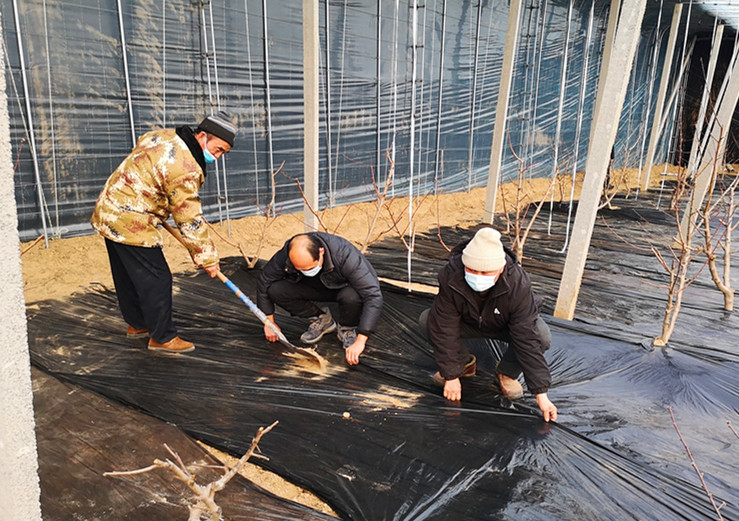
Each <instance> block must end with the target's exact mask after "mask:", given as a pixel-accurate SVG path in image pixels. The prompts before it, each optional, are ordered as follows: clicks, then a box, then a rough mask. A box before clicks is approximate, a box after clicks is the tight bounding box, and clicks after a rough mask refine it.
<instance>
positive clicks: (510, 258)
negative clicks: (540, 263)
mask: <svg viewBox="0 0 739 521" xmlns="http://www.w3.org/2000/svg"><path fill="white" fill-rule="evenodd" d="M466 245H467V243H463V244H460V245H458V246H457V247H456V248H454V250H452V254H451V257H450V259H449V263H448V264H447V265H446V266H445V267H444V268H442V270H441V271H440V272H439V294H438V295H437V296H436V298H435V299H434V303H433V305H432V306H431V311H430V314H429V318H428V332H429V337H430V339H431V343H432V344H433V345H434V356H435V358H436V363H437V364H438V366H439V372H440V373H441V375H442V376H443V377H444V379H446V380H453V379H454V378H457V377H458V376H459V375H460V374H461V373H462V369H463V366H464V362H465V361H463V360H461V357H462V352H463V347H462V342H461V338H460V334H461V325H462V323H463V322H464V323H466V324H469V325H471V326H473V327H476V328H478V329H480V330H481V331H482V332H483V333H485V332H490V333H493V332H500V331H503V330H506V329H507V330H508V332H509V334H510V336H511V340H512V348H513V349H515V353H516V357H517V358H518V361H519V363H520V364H521V367H522V369H523V374H524V378H525V379H526V385H527V387H528V388H529V391H531V392H532V393H534V394H539V393H544V392H546V391H547V390H548V389H549V386H550V385H551V375H550V373H549V365H548V364H547V361H546V359H545V358H544V355H543V353H542V352H541V342H540V340H539V338H538V336H537V334H536V319H537V318H538V316H539V309H538V305H537V299H536V297H535V295H534V293H533V291H532V289H531V281H530V279H529V276H528V274H527V273H526V272H525V271H524V270H523V268H522V267H521V266H520V265H519V264H518V262H517V260H516V256H515V254H514V253H513V252H512V251H511V250H509V249H508V248H505V252H506V267H505V270H503V273H502V274H501V275H500V277H499V278H498V281H497V282H496V283H495V286H493V287H492V288H491V289H490V290H488V292H487V294H486V295H484V298H483V299H481V298H480V294H479V293H476V292H475V291H473V290H472V288H470V286H469V285H468V284H467V282H466V281H465V279H464V265H463V264H462V250H463V249H464V247H465V246H466ZM481 301H482V304H481V305H480V304H479V303H480V302H481Z"/></svg>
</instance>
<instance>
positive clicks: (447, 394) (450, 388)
mask: <svg viewBox="0 0 739 521" xmlns="http://www.w3.org/2000/svg"><path fill="white" fill-rule="evenodd" d="M444 398H446V399H447V400H452V401H458V400H461V399H462V383H461V382H460V381H459V378H455V379H454V380H447V381H446V382H444Z"/></svg>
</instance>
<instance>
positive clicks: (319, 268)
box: [299, 264, 323, 277]
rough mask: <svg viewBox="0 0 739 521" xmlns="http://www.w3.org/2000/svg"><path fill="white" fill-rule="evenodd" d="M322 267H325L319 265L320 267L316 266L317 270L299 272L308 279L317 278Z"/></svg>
mask: <svg viewBox="0 0 739 521" xmlns="http://www.w3.org/2000/svg"><path fill="white" fill-rule="evenodd" d="M322 267H323V266H321V265H320V264H319V265H318V266H316V267H315V268H311V269H309V270H305V271H304V270H299V271H300V273H302V274H303V275H305V276H306V277H315V276H316V275H318V273H319V272H320V271H321V268H322Z"/></svg>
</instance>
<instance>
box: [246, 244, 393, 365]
mask: <svg viewBox="0 0 739 521" xmlns="http://www.w3.org/2000/svg"><path fill="white" fill-rule="evenodd" d="M316 302H338V304H339V313H340V316H339V324H338V331H337V324H336V322H334V319H333V317H332V316H331V311H330V310H329V308H328V307H319V306H318V305H317V304H316ZM275 304H278V305H280V306H281V307H283V308H284V309H286V310H287V311H289V312H290V313H291V314H292V315H296V316H299V317H305V318H310V321H311V322H310V326H309V327H308V331H306V332H305V333H303V334H302V335H301V337H300V340H301V341H302V342H304V343H306V344H315V343H316V342H318V341H319V340H320V339H321V338H322V337H323V335H325V334H326V333H331V332H333V331H337V335H338V337H339V340H341V342H342V344H343V346H344V349H345V350H346V361H347V363H349V364H350V365H356V364H358V363H359V355H361V354H362V352H363V351H364V347H365V344H366V343H367V339H368V338H369V336H370V334H371V333H372V330H373V329H374V328H375V326H376V325H377V321H378V320H379V319H380V312H381V311H382V293H381V292H380V281H379V280H378V279H377V274H376V273H375V270H374V268H373V267H372V265H371V264H370V263H369V261H368V260H367V259H366V257H365V256H364V255H362V253H361V252H360V251H359V250H358V249H357V248H355V247H354V245H352V244H351V243H350V242H349V241H347V240H346V239H343V238H341V237H339V236H337V235H331V234H329V233H322V232H313V233H303V234H300V235H296V236H295V237H293V238H292V239H290V240H289V241H287V242H286V243H285V245H284V246H283V248H282V249H281V250H280V251H278V252H277V253H275V254H274V256H273V257H272V258H271V259H270V260H269V262H268V263H267V264H266V265H265V266H264V269H263V270H262V273H261V274H260V275H259V283H258V284H257V305H258V306H259V308H260V309H261V310H262V311H263V312H264V314H265V315H267V317H268V318H269V319H270V320H271V321H272V322H274V312H275ZM264 336H265V337H267V340H269V341H270V342H274V341H276V340H277V335H276V334H275V333H274V332H273V331H272V329H270V328H269V327H267V326H265V327H264Z"/></svg>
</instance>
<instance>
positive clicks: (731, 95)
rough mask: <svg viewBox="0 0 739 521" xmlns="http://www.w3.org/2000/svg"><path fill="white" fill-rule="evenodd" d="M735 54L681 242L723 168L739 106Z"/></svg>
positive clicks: (738, 61) (684, 220)
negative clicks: (732, 125)
mask: <svg viewBox="0 0 739 521" xmlns="http://www.w3.org/2000/svg"><path fill="white" fill-rule="evenodd" d="M738 45H739V44H738ZM736 51H739V47H738V48H736V49H735V52H734V54H733V59H734V63H733V64H729V67H731V68H730V69H729V70H727V71H726V78H725V80H724V85H723V88H722V92H723V97H721V98H720V99H717V100H716V103H717V106H716V107H715V111H716V116H715V118H713V119H712V120H711V123H710V125H711V126H710V128H708V129H706V132H708V133H710V135H709V137H708V141H707V143H706V146H705V150H704V151H703V157H702V158H700V163H699V166H698V169H697V171H696V173H695V188H694V189H693V197H692V198H691V199H690V205H689V206H688V208H686V210H685V213H684V214H683V217H682V220H681V225H680V230H681V233H682V235H683V238H686V237H687V235H688V232H689V226H692V225H693V223H694V221H695V217H696V215H695V210H696V209H697V208H700V207H701V206H702V205H703V200H704V199H705V197H706V193H708V191H709V190H711V189H712V188H713V181H714V176H713V174H714V170H715V169H719V170H720V169H721V168H722V167H723V164H722V163H723V151H724V150H725V147H726V141H727V136H728V135H729V130H730V129H731V118H732V116H733V115H734V110H735V109H736V105H737V102H739V56H738V54H739V53H737V52H736Z"/></svg>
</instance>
